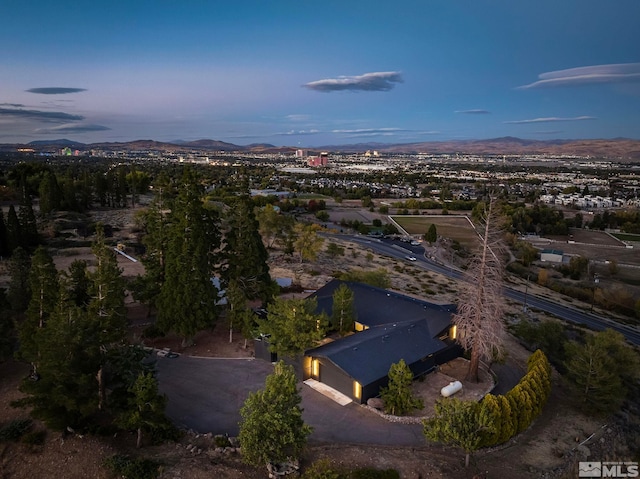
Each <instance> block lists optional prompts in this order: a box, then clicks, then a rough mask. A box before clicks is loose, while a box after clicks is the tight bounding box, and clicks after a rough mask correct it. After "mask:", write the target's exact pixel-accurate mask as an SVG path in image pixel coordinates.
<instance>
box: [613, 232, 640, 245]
mask: <svg viewBox="0 0 640 479" xmlns="http://www.w3.org/2000/svg"><path fill="white" fill-rule="evenodd" d="M611 236H613V237H615V238H618V239H619V240H620V241H637V242H638V243H640V235H634V234H630V233H611Z"/></svg>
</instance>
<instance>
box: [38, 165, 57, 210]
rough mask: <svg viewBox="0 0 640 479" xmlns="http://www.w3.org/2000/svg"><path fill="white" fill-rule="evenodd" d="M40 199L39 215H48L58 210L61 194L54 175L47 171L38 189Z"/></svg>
mask: <svg viewBox="0 0 640 479" xmlns="http://www.w3.org/2000/svg"><path fill="white" fill-rule="evenodd" d="M38 196H39V198H40V202H39V207H40V208H39V209H40V214H41V215H45V216H46V215H48V214H49V213H51V212H52V211H55V210H58V209H60V203H61V197H62V193H61V191H60V186H59V185H58V180H57V178H56V175H55V173H53V172H52V171H47V173H46V174H45V175H44V178H42V181H41V182H40V186H39V188H38Z"/></svg>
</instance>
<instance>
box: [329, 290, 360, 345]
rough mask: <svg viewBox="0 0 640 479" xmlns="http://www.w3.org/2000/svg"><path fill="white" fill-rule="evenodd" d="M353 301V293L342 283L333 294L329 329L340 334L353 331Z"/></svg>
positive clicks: (354, 313)
mask: <svg viewBox="0 0 640 479" xmlns="http://www.w3.org/2000/svg"><path fill="white" fill-rule="evenodd" d="M353 301H354V296H353V291H352V290H351V289H350V288H349V287H348V286H347V285H346V284H344V283H342V284H341V285H340V286H339V287H338V288H337V289H336V290H335V291H334V292H333V305H332V308H331V327H332V328H333V329H336V330H337V331H338V332H339V333H340V334H346V333H349V332H351V331H353V325H354V323H355V320H356V311H355V307H354V304H353Z"/></svg>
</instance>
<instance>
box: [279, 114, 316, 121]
mask: <svg viewBox="0 0 640 479" xmlns="http://www.w3.org/2000/svg"><path fill="white" fill-rule="evenodd" d="M285 119H287V120H290V121H308V120H310V119H311V115H303V114H293V115H287V116H286V117H285Z"/></svg>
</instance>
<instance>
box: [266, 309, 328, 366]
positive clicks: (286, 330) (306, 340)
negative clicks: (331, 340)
mask: <svg viewBox="0 0 640 479" xmlns="http://www.w3.org/2000/svg"><path fill="white" fill-rule="evenodd" d="M317 305H318V303H317V300H316V299H315V298H306V299H280V298H277V299H275V301H274V302H273V303H272V304H270V305H269V308H268V314H267V318H266V319H258V329H259V331H260V332H261V333H262V334H265V335H268V336H270V337H269V343H270V345H271V346H270V349H271V352H274V353H276V354H278V355H280V356H290V357H296V356H298V355H299V354H301V353H303V352H304V351H305V350H306V349H308V348H311V347H312V346H314V345H315V344H316V343H317V342H318V341H320V340H321V339H322V338H323V337H324V328H325V323H326V318H325V317H324V316H323V315H317V314H316V312H315V311H316V308H317Z"/></svg>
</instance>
